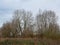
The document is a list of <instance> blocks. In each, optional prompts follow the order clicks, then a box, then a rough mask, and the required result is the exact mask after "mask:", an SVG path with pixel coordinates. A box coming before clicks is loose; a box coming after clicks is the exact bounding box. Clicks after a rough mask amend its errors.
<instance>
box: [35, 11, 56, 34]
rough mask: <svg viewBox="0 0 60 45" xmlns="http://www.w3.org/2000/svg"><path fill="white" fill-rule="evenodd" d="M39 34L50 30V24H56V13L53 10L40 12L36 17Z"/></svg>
mask: <svg viewBox="0 0 60 45" xmlns="http://www.w3.org/2000/svg"><path fill="white" fill-rule="evenodd" d="M36 19H37V26H38V34H41V33H43V32H45V31H46V30H48V28H49V25H50V24H56V22H57V21H56V15H55V13H54V12H53V11H44V12H42V13H39V14H38V15H37V17H36Z"/></svg>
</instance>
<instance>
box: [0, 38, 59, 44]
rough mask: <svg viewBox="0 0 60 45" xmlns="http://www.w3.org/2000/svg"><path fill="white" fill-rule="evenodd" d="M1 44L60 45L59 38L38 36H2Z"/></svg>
mask: <svg viewBox="0 0 60 45" xmlns="http://www.w3.org/2000/svg"><path fill="white" fill-rule="evenodd" d="M0 45H60V40H59V39H57V40H55V39H47V38H43V39H41V38H40V39H37V38H0Z"/></svg>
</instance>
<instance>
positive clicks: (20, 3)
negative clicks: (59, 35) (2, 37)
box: [0, 0, 60, 26]
mask: <svg viewBox="0 0 60 45" xmlns="http://www.w3.org/2000/svg"><path fill="white" fill-rule="evenodd" d="M16 9H25V10H29V11H32V12H33V13H34V14H36V13H37V12H38V10H39V9H41V10H53V11H55V12H56V15H57V16H58V17H59V20H58V22H60V0H0V26H2V24H3V23H5V22H6V21H9V20H10V19H11V17H12V14H13V12H14V11H15V10H16ZM59 24H60V23H59Z"/></svg>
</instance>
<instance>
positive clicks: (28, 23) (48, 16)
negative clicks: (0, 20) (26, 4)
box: [0, 10, 60, 39]
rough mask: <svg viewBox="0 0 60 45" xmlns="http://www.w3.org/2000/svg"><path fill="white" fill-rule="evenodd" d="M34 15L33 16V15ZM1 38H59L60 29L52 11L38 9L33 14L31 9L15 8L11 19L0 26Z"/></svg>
mask: <svg viewBox="0 0 60 45" xmlns="http://www.w3.org/2000/svg"><path fill="white" fill-rule="evenodd" d="M34 16H35V17H34ZM0 37H2V38H34V37H36V38H44V37H47V38H53V39H54V38H55V39H56V38H60V29H59V25H58V23H57V16H56V14H55V12H54V11H51V10H46V11H43V12H41V11H39V12H38V13H37V14H36V15H33V14H32V12H31V11H25V10H16V11H14V14H13V17H12V20H11V21H9V22H6V23H4V24H3V26H2V27H1V28H0Z"/></svg>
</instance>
